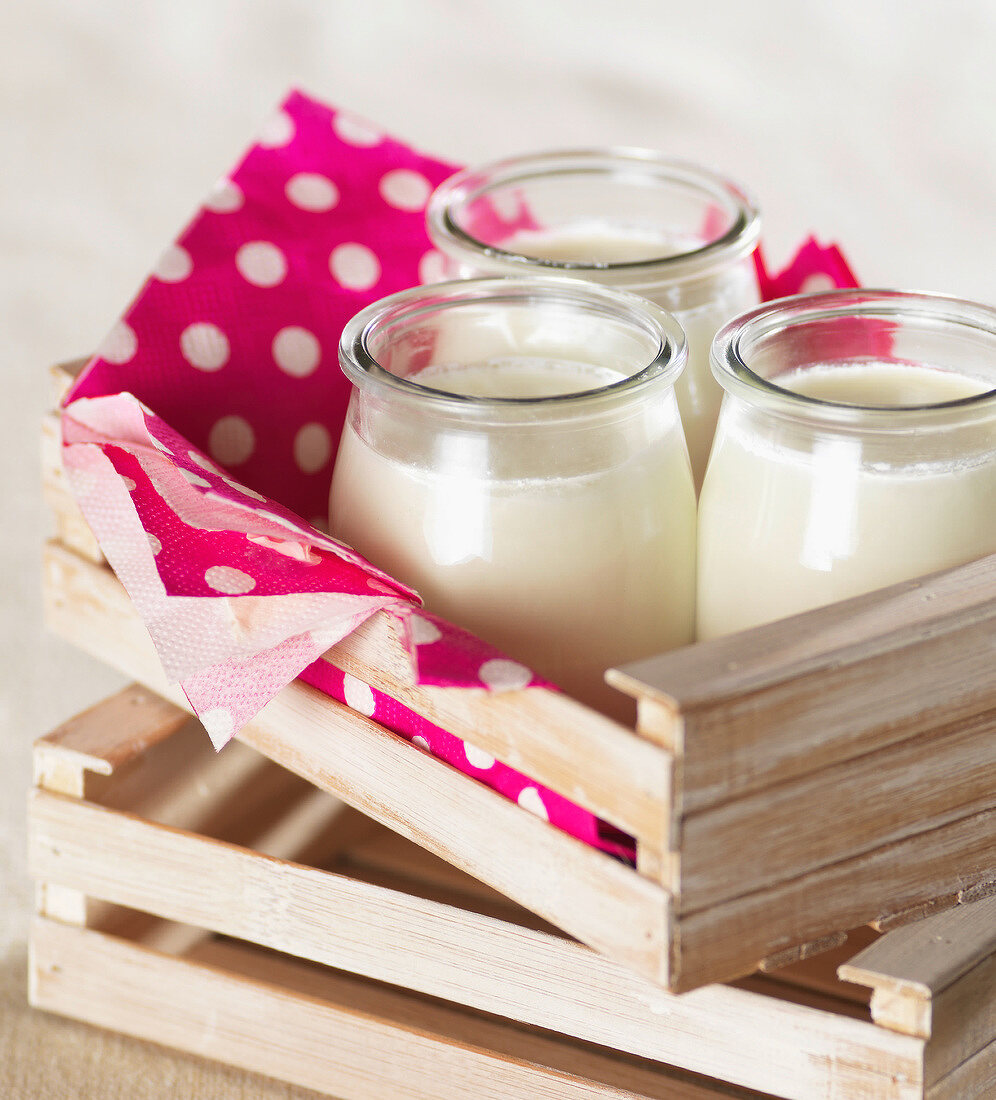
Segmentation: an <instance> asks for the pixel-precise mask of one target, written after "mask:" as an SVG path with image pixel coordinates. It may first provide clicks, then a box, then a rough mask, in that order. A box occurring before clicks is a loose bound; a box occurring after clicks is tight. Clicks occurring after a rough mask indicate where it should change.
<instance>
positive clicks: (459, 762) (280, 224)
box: [63, 92, 853, 858]
mask: <svg viewBox="0 0 996 1100" xmlns="http://www.w3.org/2000/svg"><path fill="white" fill-rule="evenodd" d="M454 170H455V167H454V166H453V165H449V164H446V163H443V162H441V161H438V160H434V159H432V158H429V157H427V156H424V155H422V154H420V153H418V152H416V151H414V150H412V149H411V148H409V147H407V146H404V145H402V144H400V143H398V142H396V141H394V140H393V139H391V138H389V137H388V136H386V135H385V134H383V133H382V132H381V131H379V130H378V129H377V128H376V127H374V126H372V125H370V124H369V123H367V122H365V121H363V120H361V119H358V118H356V117H355V116H353V115H351V114H349V113H348V112H345V111H341V110H333V109H331V108H329V107H327V106H325V105H323V104H321V103H317V102H315V101H314V100H312V99H309V98H308V97H306V96H304V95H302V94H301V93H298V92H294V93H292V94H291V95H290V96H289V97H288V98H287V100H286V101H285V102H284V103H283V105H282V106H281V108H280V109H279V110H278V111H277V113H276V114H275V115H274V116H273V117H272V118H271V119H270V121H269V122H268V123H267V125H266V126H265V127H264V130H263V132H262V134H261V135H260V137H259V139H258V140H257V142H256V143H255V144H254V145H253V146H252V147H251V148H250V150H249V152H248V153H247V154H246V156H245V158H244V159H243V160H242V162H241V163H240V164H239V165H238V166H237V168H236V169H235V170H234V171H233V172H232V173H231V175H230V177H228V178H226V179H224V180H222V181H220V182H219V184H217V185H216V187H215V188H214V190H213V191H212V192H211V194H210V195H209V196H208V198H207V199H206V200H205V202H204V205H203V206H202V208H201V209H200V210H199V211H198V213H197V214H196V215H195V217H194V219H193V220H192V221H191V223H190V225H189V226H188V227H187V228H186V229H185V230H184V231H183V233H182V234H181V235H180V236H179V238H178V239H177V240H176V242H175V243H174V244H172V245H171V246H170V247H169V248H168V249H167V250H166V251H165V252H164V253H163V255H162V257H161V258H160V260H159V263H158V264H157V266H156V269H155V271H154V272H153V274H152V275H151V276H150V278H149V279H148V281H147V282H146V283H145V285H144V286H143V287H142V289H141V290H140V292H139V294H138V296H137V297H136V299H135V300H134V302H133V303H132V304H131V306H129V308H128V309H127V311H126V312H125V314H124V316H123V317H122V319H121V320H120V321H119V322H118V324H117V325H116V326H115V328H114V329H113V330H112V332H111V333H110V335H109V336H108V338H107V340H106V341H105V343H104V344H103V345H102V347H101V349H100V351H99V353H98V355H97V356H96V357H95V358H94V360H93V361H92V362H91V363H90V364H89V365H88V367H87V369H86V370H85V372H84V373H83V374H82V375H81V377H80V378H79V380H78V381H77V383H76V384H75V385H74V387H73V389H72V391H71V392H70V394H69V396H68V397H67V401H66V406H65V409H64V414H63V437H64V449H63V457H64V464H65V467H66V471H67V475H68V477H69V480H70V484H71V486H72V488H73V491H74V493H75V495H76V497H77V499H78V501H79V503H80V506H81V508H82V510H83V513H84V515H85V516H86V518H87V521H88V522H89V524H90V526H91V528H92V529H93V531H94V534H95V535H96V537H97V539H98V541H99V542H100V545H101V548H102V549H103V551H104V553H105V555H106V557H107V559H108V561H109V562H110V564H111V566H112V567H113V568H114V570H115V572H116V573H117V575H118V577H119V578H120V579H121V581H122V583H123V585H124V586H125V588H126V590H127V591H128V593H129V595H130V596H131V598H132V600H133V601H134V603H135V606H136V608H137V610H138V612H139V614H140V615H141V616H142V618H143V620H144V621H145V623H146V625H147V627H148V629H149V632H150V634H151V636H152V639H153V642H154V643H155V645H156V648H157V650H158V652H159V655H160V657H161V659H162V662H163V666H164V669H165V671H166V673H167V675H168V676H169V677H170V679H171V680H172V681H174V682H178V683H179V684H180V686H181V687H182V689H183V691H184V693H185V694H186V696H187V698H188V699H189V700H190V703H191V705H192V707H193V708H194V710H195V711H196V712H197V714H198V716H199V717H200V718H201V720H202V721H203V723H204V725H205V727H206V728H207V730H208V733H209V734H210V736H211V738H212V741H213V742H214V744H215V745H216V746H217V747H221V746H222V745H223V744H224V743H225V742H226V741H227V740H229V739H230V738H231V737H232V736H233V735H234V734H235V733H236V732H237V731H238V729H239V728H241V727H242V726H243V725H245V724H246V722H248V721H249V720H250V719H251V718H252V717H253V716H254V715H255V714H256V713H257V712H258V711H259V710H260V709H261V708H262V707H263V706H264V705H265V704H266V702H268V700H269V699H271V698H272V697H273V696H274V695H275V694H276V693H277V692H278V691H279V690H280V689H281V688H282V687H283V686H284V685H285V684H287V683H289V682H290V681H291V680H292V679H294V678H295V677H296V676H298V675H301V676H302V679H304V680H306V681H307V682H309V683H311V684H313V685H314V686H316V687H318V688H319V689H320V690H322V691H325V692H326V693H327V694H329V695H332V696H333V697H335V698H337V699H339V700H341V701H345V702H346V703H347V704H348V705H349V706H352V707H353V708H354V709H356V710H358V711H360V712H362V713H365V714H368V715H371V716H373V717H376V718H377V719H378V721H380V722H381V723H382V724H384V725H386V726H387V727H388V728H390V729H393V730H394V731H395V732H397V733H398V734H399V735H401V736H404V737H406V738H408V739H409V740H411V741H413V742H415V743H416V744H418V745H420V746H421V747H422V748H424V749H427V750H428V751H431V752H432V753H434V754H435V755H437V756H439V757H440V758H442V759H445V760H447V761H449V762H450V763H451V764H453V765H454V766H456V767H458V768H460V769H461V770H462V771H465V772H466V773H467V774H469V775H473V776H474V777H476V778H478V779H480V780H481V781H482V782H486V783H487V784H489V785H490V786H492V787H493V788H494V789H496V790H498V791H500V792H501V793H503V794H505V795H506V796H508V797H510V798H513V799H515V800H516V801H518V802H519V803H520V804H521V805H523V806H525V807H527V808H528V809H530V810H532V811H533V812H535V813H537V814H539V815H540V816H542V817H544V818H546V819H548V820H550V821H552V822H554V823H555V824H557V825H558V826H560V827H561V828H564V829H566V830H567V831H569V832H571V833H573V834H574V835H575V836H578V837H580V838H581V839H583V840H585V841H587V842H588V843H591V844H594V845H596V846H598V847H601V848H603V849H605V850H607V851H610V852H613V853H614V854H617V855H621V856H623V857H626V858H631V857H632V851H633V849H632V843H631V842H630V841H628V839H627V838H625V837H621V836H620V835H618V834H616V833H615V831H614V830H612V829H611V828H610V827H608V826H606V825H605V824H604V823H602V822H600V821H598V819H597V818H595V817H593V815H591V814H589V813H587V812H586V811H584V810H582V809H580V808H579V807H577V806H575V805H573V804H572V803H570V802H568V801H567V800H566V799H564V798H562V797H561V796H559V795H558V794H556V792H553V791H549V790H547V789H545V788H543V787H541V786H539V785H537V784H535V783H533V782H532V781H531V780H530V779H529V778H528V777H526V776H523V775H520V774H519V773H517V772H515V771H513V770H512V769H510V768H507V767H505V766H504V765H503V764H501V763H500V762H498V761H495V760H493V759H492V758H491V757H490V756H488V754H487V753H485V752H483V751H482V750H480V749H478V748H476V747H474V746H472V745H467V744H465V743H463V742H461V741H460V740H459V739H457V738H455V737H452V736H451V735H450V734H448V733H446V731H444V730H440V729H438V727H435V726H432V725H431V724H430V723H427V722H425V721H424V719H421V718H420V717H419V716H418V715H416V714H413V713H412V712H411V711H409V710H407V709H406V708H404V707H403V706H401V704H399V703H398V702H397V701H396V700H394V699H391V698H390V697H388V696H385V695H384V694H383V693H380V692H377V691H374V690H372V689H371V688H370V687H369V686H368V685H365V684H361V683H360V682H359V681H356V680H354V679H353V678H351V677H348V676H345V677H344V676H343V675H342V674H341V673H339V672H337V671H336V670H335V669H333V668H332V667H331V666H330V665H328V664H327V663H326V662H323V661H319V660H318V658H319V657H320V656H321V654H322V653H324V652H325V650H326V649H328V648H329V646H331V645H333V644H334V643H335V642H337V641H339V640H341V639H342V638H343V637H345V636H346V635H347V634H348V633H349V632H350V631H352V630H354V629H356V628H357V627H358V626H359V625H360V624H361V623H363V622H364V621H365V620H366V619H367V618H368V617H369V616H370V615H372V614H374V613H375V612H377V611H379V610H382V609H385V610H387V611H389V612H390V613H392V614H395V615H397V616H399V617H400V618H401V619H402V620H403V622H404V624H405V633H406V636H407V637H408V638H409V640H410V643H411V644H410V653H411V659H412V666H413V670H414V672H415V675H416V679H417V682H419V683H425V684H434V685H441V686H447V687H476V688H478V689H480V688H481V687H485V688H487V689H488V690H496V691H500V690H517V689H522V688H526V687H529V688H531V689H536V690H554V689H553V688H552V685H550V684H547V683H546V682H545V681H543V680H541V679H539V678H538V677H536V676H534V675H533V673H532V672H530V670H528V669H526V668H524V667H523V666H522V665H520V664H518V663H517V662H515V661H513V660H510V659H509V658H508V657H506V656H505V655H504V654H502V653H500V652H498V651H497V650H495V649H494V648H493V647H491V646H488V645H487V644H485V643H484V642H481V641H480V640H479V639H476V638H473V637H472V636H470V635H468V634H467V633H466V632H464V631H461V630H458V629H457V628H456V627H453V626H451V625H450V624H448V623H445V622H443V621H442V620H440V619H438V618H436V617H434V616H431V615H429V614H428V613H426V612H424V611H421V610H420V609H419V606H418V598H417V596H416V594H415V593H413V592H412V591H411V590H410V589H408V588H407V587H406V586H404V585H402V584H400V583H398V582H397V581H395V580H393V579H392V578H391V577H389V576H387V575H386V574H384V573H383V572H381V571H380V570H378V569H377V568H376V567H375V566H373V565H371V564H370V563H369V562H366V561H364V560H363V559H362V558H360V557H359V556H358V555H357V554H355V553H353V552H352V551H351V550H350V549H349V548H348V547H345V546H343V545H342V544H340V543H338V542H336V541H335V540H333V539H331V538H329V537H328V535H327V534H325V522H326V521H325V515H326V509H327V494H328V486H329V481H330V478H331V468H332V461H333V458H334V455H335V450H336V446H337V443H338V438H339V434H340V431H341V429H342V425H343V420H344V417H345V411H346V405H347V402H348V399H349V392H350V387H349V383H348V382H347V380H346V379H345V378H344V376H343V375H342V373H341V372H340V370H339V367H338V362H337V345H338V339H339V334H340V332H341V330H342V328H343V326H344V325H345V323H346V321H347V320H348V319H349V318H350V317H351V316H352V315H353V314H354V313H355V312H357V310H359V309H360V308H362V307H363V306H365V305H367V304H369V303H370V302H372V301H374V300H376V299H378V298H381V297H383V296H384V295H386V294H390V293H393V292H394V291H397V290H401V289H404V288H407V287H409V286H412V285H415V284H416V283H419V282H427V281H431V280H432V279H433V278H434V277H436V275H437V273H438V272H439V271H440V270H441V263H440V261H441V257H440V256H439V255H438V254H437V253H435V252H434V251H433V250H432V248H431V247H430V244H429V241H428V238H427V236H426V233H425V229H424V207H425V203H426V201H427V199H428V197H429V195H430V193H431V191H432V190H433V188H434V187H435V186H436V185H437V184H439V183H440V182H441V181H442V180H443V179H445V178H446V177H447V176H449V175H450V174H451V173H452V172H453V171H454ZM837 257H839V253H836V252H835V250H823V249H820V248H819V247H818V246H816V245H815V243H814V242H809V243H808V244H807V245H806V246H805V248H804V249H803V252H802V253H800V258H799V259H798V260H797V262H796V265H795V268H793V269H790V272H789V273H784V274H783V275H782V276H776V277H774V278H773V279H771V280H770V287H776V288H777V293H779V294H784V293H789V292H790V290H789V289H786V287H788V286H790V285H793V286H795V288H796V289H798V287H799V286H800V285H803V284H804V282H805V280H806V279H812V278H814V277H817V276H819V277H823V278H828V279H830V280H831V281H832V282H833V283H834V284H835V285H853V276H850V273H849V272H848V271H847V270H846V264H844V263H843V260H842V258H840V261H839V263H838V261H837ZM759 271H760V272H761V275H762V285H764V283H763V281H764V279H768V276H767V275H766V274H764V272H763V267H762V268H759ZM847 280H850V283H848V282H847Z"/></svg>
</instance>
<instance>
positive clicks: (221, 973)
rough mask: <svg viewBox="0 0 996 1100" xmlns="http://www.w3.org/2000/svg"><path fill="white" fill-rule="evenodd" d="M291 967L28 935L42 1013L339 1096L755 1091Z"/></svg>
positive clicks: (69, 933)
mask: <svg viewBox="0 0 996 1100" xmlns="http://www.w3.org/2000/svg"><path fill="white" fill-rule="evenodd" d="M242 950H243V951H244V952H245V950H246V949H242ZM294 969H295V968H294V967H293V964H291V965H290V966H288V965H287V964H281V963H280V962H279V961H273V962H271V964H270V967H269V971H268V973H269V976H270V979H271V980H270V981H269V982H267V981H265V980H260V978H259V977H257V976H256V974H258V973H259V970H258V969H257V970H256V972H255V973H254V976H253V977H252V978H247V977H244V976H240V975H233V974H232V973H228V972H226V971H225V970H222V969H219V968H217V967H210V966H205V965H198V964H195V963H190V962H185V961H183V960H181V959H175V958H171V957H169V956H167V955H163V954H160V953H158V952H153V951H150V950H148V949H146V948H142V947H138V946H135V945H132V944H128V943H126V942H124V941H120V940H115V939H113V938H111V937H107V936H101V935H99V934H98V933H94V932H88V931H85V930H80V929H73V928H69V927H65V926H60V925H57V924H54V923H51V922H43V921H39V922H37V923H36V925H35V926H34V929H33V932H32V983H31V984H32V1002H33V1003H34V1004H35V1005H37V1006H38V1007H41V1008H47V1009H49V1010H51V1011H55V1012H61V1013H63V1014H66V1015H70V1016H74V1017H76V1018H78V1019H83V1020H87V1021H89V1022H91V1023H94V1024H96V1025H98V1026H100V1027H107V1028H112V1029H114V1030H116V1031H122V1032H124V1033H125V1034H128V1035H133V1036H136V1037H139V1038H143V1039H149V1040H152V1041H154V1042H157V1043H163V1044H166V1045H168V1046H173V1047H177V1048H179V1049H181V1050H187V1051H190V1052H192V1053H195V1054H199V1055H201V1056H204V1057H209V1058H215V1059H218V1060H221V1061H226V1062H229V1063H231V1064H233V1065H238V1066H242V1067H244V1068H246V1069H250V1070H254V1071H256V1072H258V1073H263V1074H267V1075H268V1076H272V1077H277V1078H279V1079H281V1080H285V1081H289V1082H291V1083H293V1084H297V1085H301V1086H303V1087H306V1088H316V1089H320V1090H322V1091H329V1090H333V1091H334V1092H335V1093H336V1095H338V1096H340V1097H342V1098H343V1100H380V1098H382V1100H408V1098H411V1100H444V1098H446V1097H454V1098H458V1100H462V1098H464V1097H466V1096H468V1095H471V1096H476V1097H481V1098H493V1100H509V1098H511V1097H522V1098H524V1100H525V1098H529V1100H534V1098H536V1097H540V1096H542V1097H544V1098H548V1100H553V1098H555V1097H563V1098H564V1100H589V1098H590V1100H595V1098H598V1100H609V1098H611V1100H638V1098H644V1097H645V1098H647V1100H709V1098H711V1097H715V1096H726V1097H730V1098H732V1097H743V1098H745V1100H746V1097H747V1096H749V1095H750V1094H745V1093H744V1092H743V1091H741V1090H736V1089H732V1088H730V1087H729V1086H722V1085H714V1084H709V1083H707V1082H703V1081H701V1080H696V1079H693V1078H690V1077H688V1076H687V1075H683V1074H679V1073H676V1072H673V1071H671V1072H669V1071H667V1070H665V1069H664V1068H663V1067H659V1068H649V1067H646V1068H645V1067H642V1066H638V1065H635V1064H633V1063H630V1062H625V1061H621V1060H619V1059H613V1058H611V1057H610V1056H608V1055H606V1054H604V1053H602V1052H599V1051H597V1050H591V1049H585V1048H582V1047H579V1046H578V1045H577V1044H572V1043H565V1042H563V1041H558V1040H555V1039H551V1038H549V1037H546V1036H543V1035H539V1034H530V1033H526V1032H523V1031H521V1030H520V1029H518V1028H513V1027H510V1026H508V1025H505V1024H501V1023H497V1022H494V1021H489V1020H484V1019H479V1018H475V1017H472V1016H469V1015H468V1014H466V1013H461V1012H458V1011H456V1010H453V1009H450V1008H447V1007H446V1006H442V1005H432V1004H428V1003H426V1002H424V1001H422V1000H421V999H419V998H415V997H412V996H410V995H405V994H402V993H399V992H397V991H393V990H385V989H378V988H374V987H365V986H364V985H363V984H362V983H359V982H357V981H355V980H351V979H348V978H342V977H338V978H337V977H334V976H332V975H329V976H327V978H326V979H325V980H324V982H323V985H322V992H321V994H320V995H316V994H315V993H297V992H295V991H294V990H293V988H288V987H287V985H284V987H283V988H282V987H281V985H278V984H276V981H278V980H280V979H283V981H284V982H286V981H287V973H288V971H289V970H290V971H293V970H294ZM219 1021H222V1022H223V1026H219ZM755 1095H756V1094H755Z"/></svg>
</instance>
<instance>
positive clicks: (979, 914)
mask: <svg viewBox="0 0 996 1100" xmlns="http://www.w3.org/2000/svg"><path fill="white" fill-rule="evenodd" d="M994 953H996V897H993V898H986V899H984V900H982V901H977V902H974V903H972V904H970V905H959V906H956V907H955V908H953V909H949V910H947V912H944V913H939V914H937V915H936V916H933V917H930V918H928V919H927V920H924V921H921V922H919V923H917V924H914V925H910V926H908V927H905V928H898V929H896V930H895V931H894V932H891V933H890V934H889V935H888V936H883V937H882V938H881V939H879V940H877V941H876V942H875V943H873V944H871V945H870V946H868V947H867V948H866V949H865V950H864V951H862V952H861V953H860V954H858V955H856V956H855V957H854V958H853V959H851V960H850V961H849V962H848V963H846V964H845V967H844V969H845V970H846V972H847V973H846V975H844V976H845V977H846V980H847V981H851V982H859V983H861V984H862V985H867V986H870V987H872V988H876V987H878V986H889V987H891V988H894V989H897V990H900V991H903V992H909V993H910V994H911V995H914V996H922V997H934V996H936V995H937V994H938V993H940V992H941V990H943V989H947V987H948V986H949V985H951V984H952V982H954V981H956V980H957V979H958V978H960V977H961V976H962V974H964V973H966V972H967V971H969V970H971V969H972V967H974V966H976V965H977V964H978V963H980V962H983V961H984V960H985V959H987V958H988V957H989V956H990V955H992V954H994Z"/></svg>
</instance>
